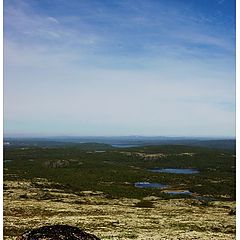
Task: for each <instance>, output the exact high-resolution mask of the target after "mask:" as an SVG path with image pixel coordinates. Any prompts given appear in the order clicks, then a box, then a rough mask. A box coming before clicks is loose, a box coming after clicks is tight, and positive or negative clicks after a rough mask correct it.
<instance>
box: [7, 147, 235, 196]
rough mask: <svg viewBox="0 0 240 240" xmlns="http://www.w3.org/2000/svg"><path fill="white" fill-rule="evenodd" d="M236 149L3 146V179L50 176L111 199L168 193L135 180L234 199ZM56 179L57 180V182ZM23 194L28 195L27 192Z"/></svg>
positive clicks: (60, 183) (61, 183)
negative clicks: (143, 186) (138, 185)
mask: <svg viewBox="0 0 240 240" xmlns="http://www.w3.org/2000/svg"><path fill="white" fill-rule="evenodd" d="M234 154H235V153H234V151H232V150H222V149H218V150H216V149H210V148H202V147H190V146H180V145H175V146H174V145H161V146H145V147H136V148H124V149H123V148H112V147H110V146H109V145H105V144H101V146H100V145H98V144H85V145H84V147H83V146H82V147H79V146H77V145H76V146H61V147H52V146H51V147H49V148H47V147H27V148H26V147H25V148H22V147H21V148H19V147H18V148H5V149H4V160H12V161H6V162H4V180H21V179H29V180H31V179H33V178H46V179H48V180H50V181H52V182H55V183H56V186H55V187H59V188H65V190H66V191H68V192H73V191H74V192H75V193H77V192H80V191H88V190H90V191H102V192H103V193H104V194H105V195H106V197H108V198H119V197H127V198H138V199H142V198H144V197H147V196H157V197H160V198H162V199H169V198H180V197H181V198H183V197H184V198H189V197H191V196H180V195H175V196H173V195H169V194H166V193H164V192H163V191H162V190H160V189H139V188H136V187H135V186H134V183H135V182H144V181H146V182H159V183H163V184H168V185H170V188H171V189H187V190H189V191H191V192H192V193H194V194H195V195H198V196H208V197H212V198H215V199H219V200H234V199H235V171H236V169H235V155H234ZM165 167H166V168H196V169H198V170H199V171H200V173H199V174H193V175H184V174H168V173H153V172H150V171H148V170H149V169H151V168H165ZM57 183H58V184H57ZM23 197H24V196H23Z"/></svg>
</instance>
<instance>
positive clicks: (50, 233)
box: [17, 225, 100, 240]
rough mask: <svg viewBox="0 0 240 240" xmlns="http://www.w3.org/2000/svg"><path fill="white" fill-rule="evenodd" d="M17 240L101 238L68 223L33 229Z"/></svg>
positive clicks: (90, 239) (95, 239) (84, 239)
mask: <svg viewBox="0 0 240 240" xmlns="http://www.w3.org/2000/svg"><path fill="white" fill-rule="evenodd" d="M17 240H100V239H99V238H98V237H96V236H94V235H92V234H89V233H86V232H84V231H82V230H81V229H79V228H77V227H72V226H68V225H53V226H44V227H40V228H36V229H33V230H31V231H29V232H27V233H24V234H23V235H22V236H20V237H18V238H17Z"/></svg>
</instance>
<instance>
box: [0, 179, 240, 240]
mask: <svg viewBox="0 0 240 240" xmlns="http://www.w3.org/2000/svg"><path fill="white" fill-rule="evenodd" d="M3 207H4V239H6V240H10V239H11V240H12V239H16V238H17V237H18V236H20V235H22V234H23V233H24V232H27V231H29V230H31V229H34V228H38V227H42V226H49V225H57V224H64V225H65V224H67V225H70V226H74V227H78V228H80V229H83V230H84V231H86V232H88V233H91V234H94V235H95V236H97V237H99V238H100V239H102V240H105V239H137V240H140V239H142V240H146V239H153V240H157V239H159V240H160V239H169V240H171V239H179V240H181V239H184V240H188V239H201V240H209V239H216V240H223V239H226V240H230V239H235V238H236V236H235V226H236V222H235V217H236V216H235V214H234V209H235V202H220V201H213V202H202V201H199V200H196V199H171V200H161V199H159V198H156V197H148V198H145V199H143V200H142V201H139V200H137V199H112V198H109V197H107V196H105V195H104V194H103V193H101V192H91V191H84V192H78V193H73V192H70V191H67V190H66V189H63V188H61V186H60V185H59V186H58V185H56V184H52V183H49V182H48V181H47V180H45V179H34V180H33V181H27V180H21V181H17V180H14V181H5V182H4V206H3Z"/></svg>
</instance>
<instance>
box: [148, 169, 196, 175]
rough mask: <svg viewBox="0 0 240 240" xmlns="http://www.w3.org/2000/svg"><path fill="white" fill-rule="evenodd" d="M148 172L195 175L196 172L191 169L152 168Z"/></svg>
mask: <svg viewBox="0 0 240 240" xmlns="http://www.w3.org/2000/svg"><path fill="white" fill-rule="evenodd" d="M149 171H151V172H155V173H175V174H196V173H199V171H198V170H196V169H193V168H154V169H150V170H149Z"/></svg>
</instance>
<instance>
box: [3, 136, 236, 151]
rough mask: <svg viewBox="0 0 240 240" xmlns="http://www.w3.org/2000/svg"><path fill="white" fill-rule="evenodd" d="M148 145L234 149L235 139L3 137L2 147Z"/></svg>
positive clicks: (83, 147) (86, 148)
mask: <svg viewBox="0 0 240 240" xmlns="http://www.w3.org/2000/svg"><path fill="white" fill-rule="evenodd" d="M148 145H187V146H199V147H208V148H217V149H230V150H235V149H236V140H235V139H210V138H180V137H141V136H139V137H137V136H132V137H62V138H61V137H55V138H54V137H49V138H5V139H4V147H8V148H9V147H65V146H78V147H80V148H82V149H83V150H89V149H90V150H91V149H95V150H102V149H110V148H113V147H118V148H126V147H138V146H148Z"/></svg>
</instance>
